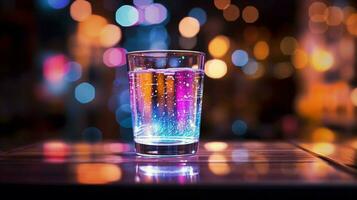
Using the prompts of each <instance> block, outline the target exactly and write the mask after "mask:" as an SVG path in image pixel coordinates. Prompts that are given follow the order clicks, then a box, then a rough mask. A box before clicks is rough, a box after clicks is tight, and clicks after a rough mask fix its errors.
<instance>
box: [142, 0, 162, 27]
mask: <svg viewBox="0 0 357 200" xmlns="http://www.w3.org/2000/svg"><path fill="white" fill-rule="evenodd" d="M144 16H145V17H144V19H145V23H148V24H160V23H162V22H163V21H165V19H166V18H167V9H166V7H165V6H163V5H162V4H159V3H153V4H151V5H149V6H147V7H145V8H144Z"/></svg>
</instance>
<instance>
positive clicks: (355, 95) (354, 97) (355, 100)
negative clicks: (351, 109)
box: [350, 88, 357, 106]
mask: <svg viewBox="0 0 357 200" xmlns="http://www.w3.org/2000/svg"><path fill="white" fill-rule="evenodd" d="M350 99H351V102H352V104H353V105H354V106H357V88H354V89H353V90H352V92H351V94H350Z"/></svg>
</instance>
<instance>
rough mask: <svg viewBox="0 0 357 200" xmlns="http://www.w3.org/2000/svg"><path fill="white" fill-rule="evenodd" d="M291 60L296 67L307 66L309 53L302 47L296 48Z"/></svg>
mask: <svg viewBox="0 0 357 200" xmlns="http://www.w3.org/2000/svg"><path fill="white" fill-rule="evenodd" d="M291 62H292V63H293V65H294V67H295V68H296V69H302V68H304V67H306V65H307V64H308V62H309V57H308V55H307V53H306V52H305V51H304V50H302V49H296V50H295V52H294V54H293V55H292V57H291Z"/></svg>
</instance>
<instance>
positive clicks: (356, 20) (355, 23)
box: [346, 14, 357, 36]
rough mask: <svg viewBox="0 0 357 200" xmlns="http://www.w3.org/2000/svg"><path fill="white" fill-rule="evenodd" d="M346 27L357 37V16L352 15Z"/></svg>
mask: <svg viewBox="0 0 357 200" xmlns="http://www.w3.org/2000/svg"><path fill="white" fill-rule="evenodd" d="M346 26H347V30H348V32H349V33H350V34H351V35H355V36H357V14H352V15H350V16H349V17H348V19H347V21H346Z"/></svg>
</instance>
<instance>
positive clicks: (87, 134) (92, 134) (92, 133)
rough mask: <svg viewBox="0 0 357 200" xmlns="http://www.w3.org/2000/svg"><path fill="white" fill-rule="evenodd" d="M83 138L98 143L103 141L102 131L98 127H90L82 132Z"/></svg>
mask: <svg viewBox="0 0 357 200" xmlns="http://www.w3.org/2000/svg"><path fill="white" fill-rule="evenodd" d="M82 135H83V138H84V140H86V141H89V142H98V141H100V140H102V135H103V134H102V131H100V130H99V129H98V128H96V127H88V128H86V129H84V131H83V132H82Z"/></svg>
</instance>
